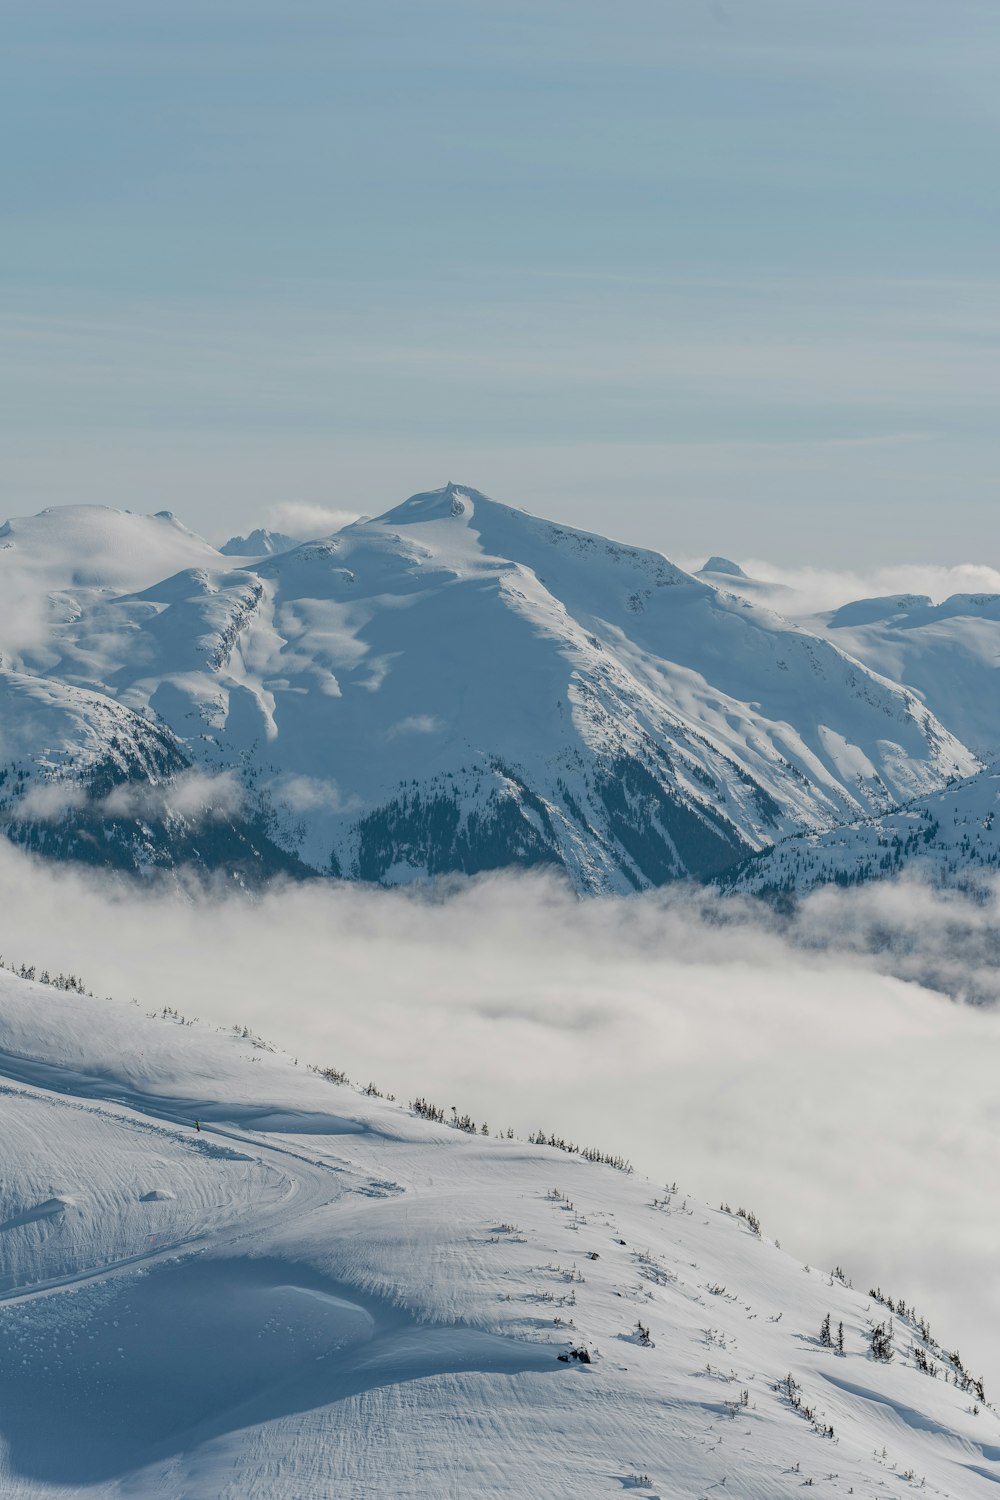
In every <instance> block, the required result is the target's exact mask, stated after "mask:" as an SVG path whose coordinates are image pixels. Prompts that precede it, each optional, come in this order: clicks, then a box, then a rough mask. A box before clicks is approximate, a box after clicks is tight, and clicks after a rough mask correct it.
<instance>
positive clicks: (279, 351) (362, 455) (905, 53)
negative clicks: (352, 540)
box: [0, 0, 1000, 569]
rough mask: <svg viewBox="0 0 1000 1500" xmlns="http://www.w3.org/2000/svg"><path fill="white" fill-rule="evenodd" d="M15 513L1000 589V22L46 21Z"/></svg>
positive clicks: (210, 16)
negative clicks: (285, 524) (450, 533)
mask: <svg viewBox="0 0 1000 1500" xmlns="http://www.w3.org/2000/svg"><path fill="white" fill-rule="evenodd" d="M4 31H5V38H4V40H5V45H4V60H3V63H2V65H0V68H2V72H0V124H2V128H3V131H4V135H5V139H6V140H7V141H8V143H14V144H15V149H12V150H8V151H7V152H5V153H4V161H3V164H2V165H0V340H2V346H3V351H4V358H3V359H2V361H0V444H2V459H3V475H4V486H3V491H4V492H3V497H2V503H0V510H3V511H4V512H5V513H6V514H25V513H31V512H34V511H36V510H38V509H40V508H42V507H43V506H45V505H51V504H61V503H70V502H74V501H86V502H98V503H108V504H112V505H117V506H127V507H130V508H133V509H137V510H146V511H153V510H158V509H162V508H169V509H172V510H174V511H176V512H177V513H178V514H179V515H180V516H181V517H182V519H184V520H185V521H186V523H187V524H188V525H190V526H192V527H193V528H194V529H196V530H199V531H201V532H202V533H203V534H205V535H207V536H208V537H209V538H210V539H211V540H213V541H216V542H219V541H222V540H223V539H224V538H225V537H226V536H228V535H229V534H231V533H232V532H234V531H242V532H245V531H246V530H248V529H249V528H250V527H251V526H253V525H255V524H258V523H259V522H261V521H263V520H266V519H267V518H268V517H269V516H271V517H273V516H275V515H277V516H280V515H281V514H283V513H284V511H283V508H287V507H289V506H293V507H294V506H297V507H300V508H301V507H308V508H312V509H313V510H314V511H315V510H316V509H319V510H321V511H324V510H325V511H332V512H333V513H335V514H356V513H358V512H362V513H368V514H375V513H378V512H379V511H381V510H383V509H386V508H388V507H389V506H390V505H393V504H395V503H397V502H398V501H399V500H400V499H402V498H404V497H405V496H406V495H407V494H410V493H413V492H415V491H419V490H422V489H426V488H427V487H429V486H432V485H435V484H443V483H444V482H446V481H447V480H449V479H451V480H455V481H458V482H462V483H468V484H471V485H474V486H476V487H477V488H480V489H482V490H484V491H486V492H487V493H490V494H493V495H494V496H495V497H496V498H499V499H503V500H506V501H509V502H511V503H514V504H520V505H524V506H525V507H527V508H528V509H531V510H533V511H536V512H538V513H541V514H545V515H548V516H551V517H553V518H555V519H558V520H561V521H563V522H567V523H570V524H574V525H578V526H583V527H585V528H589V529H593V530H597V531H601V532H604V533H608V534H613V535H616V536H619V537H623V538H625V539H627V540H629V541H632V542H634V543H639V544H643V545H647V546H651V547H655V548H658V549H660V550H663V551H666V552H667V553H668V554H670V555H674V556H681V557H685V558H697V557H698V556H699V555H701V556H702V557H704V556H707V555H708V554H709V553H712V552H721V553H723V554H726V555H729V556H734V557H737V558H741V557H743V558H745V557H752V558H764V559H768V560H770V561H771V563H773V564H774V565H776V566H789V567H791V566H804V565H807V564H810V563H811V564H818V563H822V564H823V565H824V566H830V567H836V568H847V567H859V568H866V569H871V568H875V567H879V566H890V565H902V564H910V565H926V564H943V565H949V566H951V565H961V564H965V563H976V564H980V563H993V564H997V563H998V561H1000V559H998V557H997V555H996V553H995V552H994V551H993V550H991V548H992V538H991V535H990V531H989V527H988V519H989V514H990V506H991V503H992V502H993V501H994V498H995V494H996V489H997V478H996V476H997V473H998V472H1000V463H998V458H1000V425H998V424H997V422H996V407H997V398H998V394H1000V374H998V371H1000V364H998V342H1000V294H998V293H1000V279H998V273H997V265H998V264H1000V257H998V248H1000V247H998V227H1000V199H998V197H997V194H996V193H995V191H994V190H993V186H994V182H995V162H996V159H997V148H998V144H1000V142H998V125H1000V102H998V99H997V93H996V87H995V79H996V74H997V67H998V64H1000V9H998V7H997V6H996V4H995V0H951V3H949V4H948V5H947V6H942V5H941V4H940V3H939V0H879V3H878V4H877V5H873V4H872V3H871V0H837V3H836V4H832V3H830V0H625V3H623V4H621V5H618V6H614V7H612V6H608V5H607V4H605V3H603V0H542V3H539V0H530V3H529V0H476V3H475V4H471V5H470V4H469V3H468V0H379V3H377V4H368V5H361V4H358V3H350V4H346V3H337V0H332V3H331V0H282V3H281V4H280V5H279V4H277V3H276V0H239V3H236V0H169V3H167V0H144V3H143V4H142V5H141V6H136V5H135V4H133V3H131V0H89V3H88V4H87V5H86V6H81V5H80V4H79V3H78V0H8V4H7V5H6V6H5V8H4Z"/></svg>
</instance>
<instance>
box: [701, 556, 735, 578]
mask: <svg viewBox="0 0 1000 1500" xmlns="http://www.w3.org/2000/svg"><path fill="white" fill-rule="evenodd" d="M698 572H699V574H700V573H724V574H725V575H726V577H727V578H745V577H746V576H747V575H746V574H745V573H744V571H743V569H742V568H741V567H740V565H739V563H734V562H731V561H730V559H729V558H728V557H710V558H709V559H708V562H707V563H706V564H705V566H704V567H703V568H699V569H698Z"/></svg>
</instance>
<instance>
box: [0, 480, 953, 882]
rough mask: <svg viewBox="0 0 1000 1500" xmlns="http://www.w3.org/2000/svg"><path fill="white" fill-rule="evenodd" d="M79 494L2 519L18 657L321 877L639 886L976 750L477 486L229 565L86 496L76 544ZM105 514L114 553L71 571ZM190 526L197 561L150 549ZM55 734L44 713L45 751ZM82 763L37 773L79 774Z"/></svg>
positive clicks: (840, 658) (173, 548)
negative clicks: (78, 693) (511, 877)
mask: <svg viewBox="0 0 1000 1500" xmlns="http://www.w3.org/2000/svg"><path fill="white" fill-rule="evenodd" d="M57 514H58V513H53V512H49V513H46V515H47V517H48V520H47V521H46V523H45V526H46V527H47V528H48V530H46V529H45V527H43V526H42V525H41V524H40V523H41V522H42V520H43V518H37V522H17V523H11V525H10V527H9V532H8V534H9V536H10V537H11V538H12V539H13V542H14V544H15V545H14V546H13V548H12V553H13V558H12V560H9V561H8V572H9V573H12V574H15V575H16V577H17V579H18V581H19V585H20V587H21V590H22V593H24V592H25V591H27V592H28V593H31V588H34V593H31V598H32V600H33V601H34V615H33V628H32V629H23V628H22V629H21V630H20V631H18V630H14V629H10V630H8V629H7V628H6V622H5V621H4V620H3V619H2V618H0V653H2V656H3V662H4V665H5V666H6V667H7V669H8V670H10V671H17V672H20V673H21V674H22V675H32V676H36V677H40V678H43V679H45V680H46V681H57V682H59V683H61V684H64V685H66V686H70V687H73V688H79V689H83V690H85V691H86V692H88V693H92V694H98V695H102V696H103V697H105V698H107V699H108V700H110V701H112V702H113V703H114V704H115V705H117V706H119V707H120V708H122V709H126V710H129V711H130V712H131V713H132V714H133V715H136V716H137V717H138V718H139V719H141V720H143V721H145V722H147V723H150V724H153V725H155V726H156V727H157V728H158V729H160V730H161V731H169V732H170V734H172V736H173V739H174V741H175V742H176V746H177V747H178V749H179V753H181V754H182V755H183V757H184V758H185V761H186V763H188V764H190V765H194V766H197V767H198V768H199V769H200V770H201V771H202V772H203V773H205V774H206V775H209V776H213V777H221V778H223V784H225V785H228V786H229V787H231V786H232V785H233V778H234V777H236V778H237V779H238V782H239V785H240V787H241V788H242V795H243V797H244V799H245V801H244V810H247V809H252V810H253V814H254V816H256V817H260V818H265V819H266V820H267V832H268V835H269V837H270V838H271V839H272V840H273V841H274V843H275V844H276V845H278V846H280V847H281V848H282V849H283V850H285V851H287V853H288V855H290V856H291V857H293V858H295V859H299V860H301V861H302V862H303V863H304V864H305V865H306V866H308V867H309V868H311V869H313V870H316V871H320V872H331V873H335V874H342V875H345V876H348V877H352V878H360V879H364V880H373V881H380V882H386V883H397V882H400V881H406V880H412V879H425V878H427V877H428V876H430V875H434V874H439V873H444V872H448V871H454V870H460V871H466V872H475V871H477V870H482V869H489V868H494V867H497V866H502V865H509V864H535V863H540V862H545V863H553V864H557V865H560V866H561V867H562V868H564V869H565V870H566V871H567V872H568V874H569V875H570V878H571V879H572V880H573V881H574V882H575V883H576V884H577V886H578V887H579V888H581V889H585V890H629V889H635V888H642V887H645V886H649V885H657V884H661V883H663V882H664V881H666V880H669V879H672V878H675V877H677V876H680V875H684V874H689V873H691V874H695V875H698V876H705V875H710V874H712V873H713V872H716V871H718V870H720V869H723V868H725V867H726V866H727V865H729V864H731V863H732V862H733V861H734V860H736V859H738V858H740V857H741V856H743V855H745V854H747V853H749V852H750V851H752V850H757V849H760V848H763V847H765V846H767V845H768V844H770V843H771V842H772V841H773V840H775V839H777V838H781V837H783V836H785V835H788V834H791V833H794V832H798V831H799V830H802V829H809V830H813V831H820V830H826V829H828V828H830V827H832V826H835V825H837V824H839V823H843V822H844V821H845V820H847V819H851V818H856V817H857V816H859V815H862V814H872V813H878V812H881V811H883V810H887V809H889V808H891V807H892V806H894V805H896V804H897V803H898V802H899V801H901V800H904V799H907V798H912V797H914V796H917V795H920V794H924V793H929V792H931V791H934V790H936V789H938V788H940V787H941V786H943V785H944V784H945V783H946V782H947V781H948V780H949V779H951V778H953V777H955V776H963V775H968V774H970V773H971V772H973V771H974V770H976V769H977V768H978V764H979V762H978V761H977V759H976V757H975V755H974V754H972V752H970V751H969V750H968V749H967V748H966V746H965V745H964V744H963V743H962V742H961V741H960V740H959V739H958V738H957V737H956V736H955V735H954V734H952V733H951V732H950V731H949V730H948V729H947V728H945V727H944V726H943V725H942V724H941V723H940V722H939V721H938V720H937V719H936V718H935V717H934V716H933V714H931V713H930V712H929V711H928V710H927V709H926V707H925V706H924V705H923V704H922V703H921V702H920V701H919V699H918V697H917V696H916V695H915V694H914V693H913V692H912V691H909V690H907V689H904V688H901V687H900V686H898V685H897V684H896V683H894V682H890V681H888V680H887V679H886V678H884V677H881V676H879V675H877V674H875V673H873V672H871V671H869V670H868V669H866V668H865V667H863V666H862V665H860V664H859V663H858V662H857V661H856V660H854V659H853V658H852V657H850V656H848V655H846V654H845V653H843V652H842V651H840V650H839V649H837V648H836V647H835V646H833V645H831V644H830V643H829V642H827V641H825V640H822V639H818V638H817V637H816V636H815V635H812V634H810V633H809V632H808V631H806V630H804V629H802V628H800V627H799V626H797V625H793V624H790V623H788V622H787V621H785V620H783V619H781V618H780V617H779V616H778V615H776V614H774V613H773V612H772V611H770V610H768V609H766V608H762V607H760V606H759V605H756V604H754V603H753V602H751V601H748V600H747V599H744V598H741V597H738V596H737V595H735V594H733V593H730V592H728V591H726V590H720V589H719V588H716V587H713V586H711V585H710V584H709V583H707V582H703V581H701V580H700V579H697V578H695V577H693V576H692V575H690V574H687V573H685V572H683V571H682V570H681V569H679V568H677V567H675V566H674V565H673V564H671V563H670V562H668V561H667V559H666V558H664V557H663V556H661V555H660V554H658V553H652V552H647V551H643V550H641V549H637V548H631V547H626V546H623V545H621V544H619V543H616V542H611V541H608V540H606V539H605V538H603V537H598V536H594V535H591V534H588V533H584V532H579V531H574V530H571V529H570V528H567V527H563V526H558V525H554V524H551V523H549V522H546V521H540V520H536V519H535V518H533V517H531V516H529V515H527V514H526V513H525V512H523V511H519V510H516V509H513V508H512V507H509V506H506V505H500V504H497V503H496V502H494V501H492V500H489V499H488V498H487V497H486V496H484V495H481V494H479V493H478V492H476V491H474V490H471V489H467V488H464V487H461V486H457V485H447V486H445V487H444V488H443V489H440V490H435V491H431V492H428V493H425V494H419V495H415V496H413V497H411V498H410V499H409V500H407V501H405V502H404V503H403V504H402V505H401V506H398V507H397V508H396V509H394V510H392V511H390V512H388V513H387V514H386V515H384V516H382V517H380V518H378V519H376V520H367V521H361V522H357V523H355V524H354V525H352V526H349V527H347V528H346V529H345V530H343V531H341V532H338V533H337V534H336V535H334V536H332V537H330V538H328V539H325V540H321V541H319V542H315V543H308V544H305V545H304V546H300V547H297V548H295V549H293V550H291V551H288V552H285V553H282V554H277V555H273V556H269V557H264V558H262V559H259V560H255V561H252V562H247V561H245V560H240V561H239V562H238V563H237V564H235V565H234V563H233V562H232V560H230V559H228V558H225V559H224V558H223V557H222V556H221V554H219V553H215V552H213V551H212V549H211V548H209V547H208V546H207V544H205V543H203V542H200V541H199V540H198V539H197V538H193V537H192V536H191V534H190V533H187V532H181V531H179V530H178V529H177V524H176V523H175V522H173V521H172V519H170V518H166V517H158V518H149V519H148V520H145V518H144V523H145V527H146V530H145V532H143V535H142V540H143V544H144V546H143V547H142V548H140V547H138V546H137V544H136V543H135V540H134V536H135V533H136V524H135V523H136V521H137V519H138V518H135V517H129V516H126V517H124V518H122V517H118V516H117V513H114V512H99V513H98V518H97V521H96V522H95V520H94V517H93V515H92V514H91V513H87V514H85V515H82V514H77V513H76V512H73V513H72V516H71V520H70V524H71V526H72V527H73V528H75V530H74V532H73V545H72V547H68V546H66V545H64V544H62V543H61V542H60V543H58V544H57V545H54V546H53V545H52V544H51V543H50V541H49V534H50V532H51V531H52V530H53V528H54V526H55V523H54V521H53V520H52V517H53V516H57ZM120 523H121V525H122V535H121V536H119V534H118V532H117V530H116V528H118V527H119V524H120ZM91 524H95V526H96V528H97V530H98V531H99V533H100V536H101V542H100V544H99V545H98V546H97V547H96V551H97V552H98V554H101V553H102V552H103V550H107V551H108V552H109V555H110V560H111V561H110V563H107V564H106V563H104V562H102V561H101V559H100V556H99V557H98V558H97V559H96V560H94V561H92V562H91V563H90V564H89V566H88V567H87V568H84V569H82V570H81V569H80V568H79V566H78V565H77V566H76V567H75V570H74V569H71V568H70V567H69V566H68V559H69V556H70V554H72V555H73V556H75V557H76V558H79V557H80V556H81V555H86V554H87V551H88V548H87V545H86V542H85V539H84V537H83V535H82V533H83V532H84V531H85V530H86V527H87V526H88V525H91ZM32 527H34V531H33V530H32ZM157 528H159V531H157ZM109 536H110V537H111V540H110V541H108V537H109ZM181 546H183V548H184V549H186V553H187V554H189V555H187V556H185V558H184V562H183V565H182V566H180V567H179V568H177V567H170V566H163V567H158V566H157V565H156V561H155V559H156V556H157V547H159V548H160V549H161V550H160V556H161V558H162V560H163V561H164V562H166V561H167V559H168V558H169V562H170V563H173V562H174V560H175V558H176V557H177V553H178V550H179V549H180V547H181ZM3 559H4V554H3V553H0V564H2V562H3ZM123 559H125V560H127V562H128V568H126V567H125V563H124V562H123ZM112 563H113V566H112V565H111V564H112ZM151 574H152V576H150V575H151ZM126 575H127V583H126V584H125V586H124V587H123V586H122V583H123V581H124V579H125V576H126ZM47 750H48V746H47V743H46V737H45V735H44V734H43V735H41V737H40V738H39V741H38V744H37V753H36V754H35V755H34V756H31V755H29V756H28V757H27V758H28V760H29V761H30V762H31V763H32V764H41V763H42V762H43V760H44V756H45V754H46V753H47ZM65 757H66V766H67V770H66V771H65V772H64V773H57V772H56V771H54V770H53V769H52V768H51V767H48V768H45V769H44V770H43V771H42V772H41V774H42V775H43V776H49V777H51V776H53V775H56V774H63V775H70V776H71V775H72V774H73V770H72V760H73V753H72V747H71V746H70V745H69V744H66V745H65ZM9 812H10V816H12V817H13V816H15V814H16V810H14V809H10V810H9Z"/></svg>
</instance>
